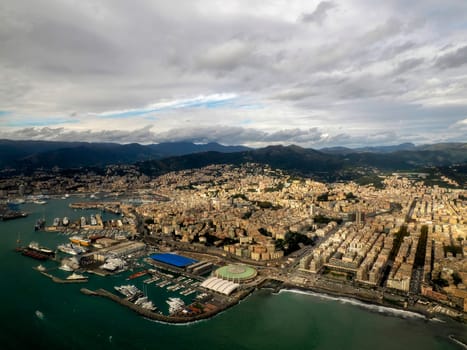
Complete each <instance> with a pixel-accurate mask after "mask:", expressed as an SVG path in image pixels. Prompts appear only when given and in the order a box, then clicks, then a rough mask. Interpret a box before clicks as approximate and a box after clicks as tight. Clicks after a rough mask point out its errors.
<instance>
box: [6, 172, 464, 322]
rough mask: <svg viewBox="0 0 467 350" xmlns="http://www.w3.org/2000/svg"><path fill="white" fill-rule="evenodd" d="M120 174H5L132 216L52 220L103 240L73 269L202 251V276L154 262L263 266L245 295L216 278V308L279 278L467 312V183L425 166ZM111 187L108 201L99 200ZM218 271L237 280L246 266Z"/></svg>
mask: <svg viewBox="0 0 467 350" xmlns="http://www.w3.org/2000/svg"><path fill="white" fill-rule="evenodd" d="M120 173H121V175H120V176H115V175H111V173H110V171H108V172H107V174H106V175H104V176H101V175H93V174H89V175H88V176H86V177H85V178H83V177H79V178H77V177H74V178H57V177H54V178H53V180H52V181H47V180H44V181H40V180H39V181H37V180H34V181H28V180H27V179H24V178H9V179H3V180H1V181H0V191H1V194H2V197H3V199H4V200H7V201H10V202H15V200H16V202H18V200H19V202H21V201H24V200H29V201H30V200H32V199H34V200H35V201H37V198H44V197H46V198H47V197H48V196H64V195H66V197H69V196H70V195H75V194H82V195H85V196H87V197H89V194H91V195H90V197H89V199H88V200H87V201H85V202H82V201H80V200H79V198H77V201H76V202H73V203H71V204H70V207H71V208H75V210H77V209H78V210H79V209H90V208H92V209H99V210H101V211H107V212H113V213H117V214H119V215H121V216H122V218H123V220H121V219H118V220H116V221H115V220H112V222H103V220H102V218H101V216H100V215H99V214H97V215H95V216H93V215H92V216H91V222H89V220H88V222H86V219H85V218H84V217H82V219H81V222H77V223H70V224H68V223H67V224H66V225H65V223H64V222H60V221H55V222H54V223H53V225H49V226H45V227H44V230H46V231H48V232H57V233H58V232H65V233H67V234H69V235H73V236H72V237H71V238H70V240H71V242H73V243H76V244H77V245H85V246H89V247H88V248H91V246H90V243H93V244H92V249H91V251H90V252H87V253H85V254H82V255H80V259H79V260H78V259H76V258H73V257H72V258H66V259H63V260H62V262H61V264H62V265H67V266H72V267H73V270H78V271H81V272H83V271H88V272H90V271H91V272H93V273H97V274H100V275H103V276H105V275H107V274H108V273H110V271H112V273H115V271H117V272H119V271H121V270H124V269H125V268H126V262H125V261H124V260H125V258H127V257H128V256H131V255H135V254H136V253H138V252H139V253H140V254H141V255H144V254H146V255H148V254H147V253H144V252H150V251H155V252H157V251H159V252H176V253H178V254H180V255H182V256H185V257H190V258H192V259H196V260H193V261H199V262H200V263H198V264H197V265H198V266H199V267H200V268H201V269H198V273H196V272H193V270H196V267H197V266H196V264H195V265H194V266H195V269H193V268H191V269H190V267H189V265H190V264H188V265H182V266H177V265H172V264H171V263H167V262H165V261H162V262H160V263H162V265H160V264H159V265H158V264H157V259H156V261H153V260H152V261H150V262H151V264H154V263H155V266H159V267H160V266H162V267H163V268H168V269H169V270H172V271H176V272H179V273H183V274H185V276H186V277H187V278H188V277H194V278H198V280H199V277H198V276H201V274H200V273H199V272H200V271H201V272H203V273H206V272H210V271H213V268H214V266H221V267H222V266H225V265H227V267H229V266H251V267H253V268H254V270H255V273H254V275H253V277H252V278H246V279H245V280H244V281H243V280H241V283H240V284H237V285H235V286H233V287H232V289H231V290H230V292H229V293H226V294H227V295H228V296H230V294H231V293H232V292H233V291H235V290H236V293H234V294H233V295H232V296H231V297H229V298H223V297H222V293H220V294H219V292H218V291H217V290H216V289H215V288H214V289H213V288H209V287H206V284H204V286H205V287H203V288H202V291H203V292H211V293H213V294H209V295H210V296H213V297H214V298H213V299H212V300H216V301H215V302H214V303H213V304H214V305H212V303H211V304H210V307H211V309H209V308H207V310H209V312H207V311H206V313H207V315H211V314H214V313H215V312H216V311H217V312H218V311H220V310H222V309H224V308H225V307H227V306H230V305H232V301H233V300H237V301H238V300H239V299H241V298H244V297H245V296H246V295H248V294H249V293H250V292H251V291H252V290H253V289H254V288H256V287H258V286H260V285H262V284H264V283H266V282H267V281H270V280H273V281H275V283H276V288H279V287H277V286H283V287H284V288H303V289H310V290H313V291H322V292H327V293H331V294H336V295H344V296H351V297H354V298H358V299H360V300H363V301H367V302H372V303H377V304H381V305H389V306H393V307H400V308H405V309H408V310H414V311H417V312H420V313H424V314H426V315H431V317H434V316H435V315H437V314H445V315H448V316H450V317H453V318H456V319H459V320H465V316H466V310H467V290H466V287H465V284H464V283H463V281H465V280H466V278H467V260H466V259H465V258H464V256H465V254H466V242H465V239H466V232H467V231H466V230H467V226H466V225H467V222H466V221H465V220H466V219H465V218H466V217H467V201H466V198H467V197H466V195H467V192H466V191H465V190H461V189H457V190H456V189H452V188H450V189H448V188H442V187H439V186H434V187H432V186H425V185H424V183H423V176H422V177H420V176H419V175H417V174H413V173H412V174H408V175H407V177H406V176H404V174H397V173H395V174H388V175H386V176H381V177H382V182H383V184H384V187H383V188H375V187H374V186H372V185H366V186H360V185H357V184H356V183H354V182H340V183H330V184H326V183H322V182H318V181H314V180H312V179H306V178H301V177H298V176H291V175H288V174H287V173H286V172H284V171H281V170H273V169H271V168H270V167H268V166H262V165H259V164H254V163H250V164H245V165H243V166H232V165H212V166H207V167H204V168H201V169H193V170H184V171H178V172H169V173H167V174H165V175H161V176H158V177H155V178H153V179H150V178H148V177H147V176H144V175H140V176H138V174H137V173H135V172H134V171H132V170H131V167H130V168H128V172H126V171H123V172H122V171H121V169H120ZM38 176H39V179H40V176H41V175H38ZM444 181H449V179H448V178H445V179H444ZM65 186H66V187H65ZM73 190H75V191H76V192H71V191H73ZM99 190H100V191H99ZM64 191H67V192H66V193H64ZM104 194H105V196H106V197H107V198H108V199H105V198H98V196H103V195H104ZM119 196H123V197H122V198H124V199H123V200H122V199H119ZM62 198H65V197H62ZM44 202H45V201H44ZM77 234H79V235H80V236H79V239H76V238H74V237H76V235H77ZM73 239H74V240H73ZM129 240H130V241H129ZM126 242H128V243H126ZM116 258H119V259H120V260H119V259H116ZM229 264H230V265H229ZM109 265H110V266H112V267H111V268H109V267H108V266H109ZM99 266H101V267H100V268H99ZM102 266H103V267H104V268H102ZM106 266H107V268H105V267H106ZM237 269H238V268H237ZM240 270H242V269H240ZM256 271H257V272H256ZM213 273H214V271H213ZM156 275H157V273H156ZM215 275H216V276H217V277H219V278H220V279H222V278H223V279H225V280H232V281H233V282H235V281H236V280H235V274H233V275H229V274H227V277H225V276H223V275H222V274H218V273H217V272H216V274H215ZM217 277H216V278H217ZM199 281H200V282H202V281H203V278H201V280H199ZM239 281H240V280H237V282H239ZM208 285H209V284H208ZM201 286H203V284H201ZM185 291H187V292H190V290H189V289H186V288H185ZM193 292H194V290H193ZM199 313H200V312H199V311H198V312H197V313H196V314H197V316H196V317H198V316H199V315H198V314H199ZM191 319H192V318H189V317H188V318H186V319H185V320H191ZM167 320H169V319H167Z"/></svg>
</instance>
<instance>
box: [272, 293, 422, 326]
mask: <svg viewBox="0 0 467 350" xmlns="http://www.w3.org/2000/svg"><path fill="white" fill-rule="evenodd" d="M283 292H284V293H295V294H304V295H310V296H313V297H318V298H320V299H325V300H332V301H338V302H340V303H342V304H350V305H355V306H358V307H362V308H365V309H368V310H371V311H375V312H378V313H382V314H389V315H393V316H398V317H402V318H418V319H426V317H425V316H424V315H422V314H419V313H416V312H412V311H405V310H399V309H394V308H391V307H387V306H381V305H372V304H367V303H364V302H361V301H359V300H356V299H352V298H344V297H334V296H331V295H328V294H320V293H315V292H311V291H310V292H308V291H303V290H297V289H281V290H280V291H279V293H283Z"/></svg>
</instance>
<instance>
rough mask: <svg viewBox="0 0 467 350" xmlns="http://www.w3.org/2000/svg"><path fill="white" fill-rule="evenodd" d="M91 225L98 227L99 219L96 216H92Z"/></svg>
mask: <svg viewBox="0 0 467 350" xmlns="http://www.w3.org/2000/svg"><path fill="white" fill-rule="evenodd" d="M91 225H92V226H96V225H97V219H96V217H95V215H91Z"/></svg>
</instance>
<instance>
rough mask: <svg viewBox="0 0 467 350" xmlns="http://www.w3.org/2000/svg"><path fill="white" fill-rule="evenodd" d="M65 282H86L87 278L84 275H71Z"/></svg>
mask: <svg viewBox="0 0 467 350" xmlns="http://www.w3.org/2000/svg"><path fill="white" fill-rule="evenodd" d="M66 279H67V280H87V279H88V278H87V277H86V276H84V275H80V274H77V273H74V272H73V273H72V274H71V275H70V276H68V277H67V278H66Z"/></svg>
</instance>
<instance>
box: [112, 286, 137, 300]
mask: <svg viewBox="0 0 467 350" xmlns="http://www.w3.org/2000/svg"><path fill="white" fill-rule="evenodd" d="M114 288H115V290H117V291H118V292H120V293H122V294H123V295H124V296H126V297H127V298H132V297H139V296H142V295H143V292H142V291H141V290H139V289H138V288H136V286H134V285H132V284H127V285H122V286H115V287H114Z"/></svg>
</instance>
